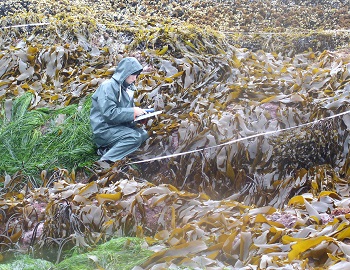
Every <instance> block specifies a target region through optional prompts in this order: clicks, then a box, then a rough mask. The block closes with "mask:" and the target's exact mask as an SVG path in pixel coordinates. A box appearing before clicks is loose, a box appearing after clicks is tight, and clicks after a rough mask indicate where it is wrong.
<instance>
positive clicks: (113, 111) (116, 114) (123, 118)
mask: <svg viewBox="0 0 350 270" xmlns="http://www.w3.org/2000/svg"><path fill="white" fill-rule="evenodd" d="M111 90H112V89H111V87H110V85H109V86H108V85H101V86H100V90H99V93H98V96H97V97H98V99H97V104H98V107H99V110H100V112H101V115H102V117H103V119H104V121H106V122H107V123H108V124H114V125H119V124H125V123H130V122H132V121H133V120H134V108H133V107H127V105H128V103H127V102H125V99H123V98H122V99H121V102H118V99H117V96H116V95H115V92H114V91H111ZM122 92H123V91H122Z"/></svg>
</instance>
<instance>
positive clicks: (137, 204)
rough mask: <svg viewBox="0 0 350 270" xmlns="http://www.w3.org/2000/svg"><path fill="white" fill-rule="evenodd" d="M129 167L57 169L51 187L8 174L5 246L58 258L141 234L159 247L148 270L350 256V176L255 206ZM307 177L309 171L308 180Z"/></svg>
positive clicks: (330, 261) (334, 261) (319, 261)
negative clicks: (349, 184)
mask: <svg viewBox="0 0 350 270" xmlns="http://www.w3.org/2000/svg"><path fill="white" fill-rule="evenodd" d="M118 167H119V168H123V167H124V169H123V170H124V171H123V170H121V169H118ZM130 170H132V169H131V168H130V169H129V172H128V175H131V174H132V171H130ZM317 170H318V172H319V173H320V172H321V171H322V170H323V171H324V172H328V173H330V170H329V168H322V167H319V168H318V169H317ZM125 172H127V167H125V164H119V166H114V167H113V168H112V169H111V170H109V171H107V172H101V173H99V179H98V180H97V181H92V182H90V183H87V184H82V183H77V182H76V181H75V180H74V177H73V175H72V174H71V173H69V172H68V171H65V170H58V171H57V172H56V173H55V181H54V182H51V181H50V179H46V178H45V176H43V180H44V182H45V183H46V184H45V185H43V186H41V187H36V188H34V187H33V186H32V185H31V183H30V182H28V183H27V185H24V186H22V187H21V188H19V187H16V181H15V180H10V179H7V180H6V181H7V183H6V186H5V188H6V189H11V190H12V193H11V194H10V193H8V192H7V193H6V194H5V193H2V195H1V201H0V204H1V208H2V213H1V216H2V217H3V219H4V220H6V223H5V224H6V226H5V227H3V228H2V233H3V235H2V237H3V238H4V239H8V244H6V245H5V244H4V245H3V246H2V250H4V248H5V246H6V247H7V246H9V245H10V244H17V245H20V246H22V247H28V245H30V246H31V247H33V248H35V250H42V252H44V253H45V252H46V254H44V253H43V255H42V256H44V257H45V256H48V255H49V254H47V252H48V251H49V250H56V252H55V253H53V254H51V256H52V255H54V256H55V257H54V258H53V259H55V260H56V259H57V257H56V256H58V259H59V257H60V256H61V255H62V254H61V252H62V248H64V246H65V245H66V247H68V246H71V244H72V243H75V245H77V246H80V247H86V246H93V245H94V243H97V242H98V241H101V240H102V239H108V238H109V237H112V236H122V235H137V236H139V237H142V238H144V240H145V241H146V243H147V244H148V247H149V249H151V250H158V251H157V252H155V253H154V255H152V256H151V257H150V258H149V259H148V260H147V261H146V262H145V263H144V264H143V265H142V267H143V268H145V269H150V268H151V267H153V266H158V267H168V266H170V265H181V266H182V267H202V268H203V267H204V266H205V267H229V268H230V267H233V266H234V267H238V268H240V267H243V266H244V265H245V266H248V265H251V266H252V265H258V266H259V267H261V268H266V267H268V266H271V267H282V266H283V267H287V266H288V265H290V266H293V265H300V264H302V265H303V268H309V267H318V266H322V267H329V266H332V265H340V264H341V263H344V262H343V261H342V260H340V258H342V257H343V256H347V255H348V248H347V243H346V241H345V239H346V238H347V237H348V234H349V233H348V230H347V225H348V223H349V222H348V220H347V215H348V213H349V211H350V210H349V207H348V200H347V199H346V198H344V199H342V196H344V195H345V194H348V193H349V190H348V188H347V191H346V190H345V189H344V186H343V184H344V182H343V183H342V182H341V181H339V182H335V183H333V189H335V190H339V192H336V191H321V192H316V194H315V195H313V194H311V193H304V194H303V195H298V196H295V197H292V198H291V199H290V200H289V202H288V205H287V206H285V207H284V209H283V210H281V209H280V210H279V209H277V208H274V207H272V206H264V207H258V208H257V207H253V206H247V205H245V204H243V203H239V202H238V201H236V200H234V199H233V198H227V199H224V200H221V201H217V200H212V199H210V198H209V197H208V196H207V195H205V194H203V193H202V194H195V193H188V192H186V191H180V190H178V189H177V188H176V187H174V186H172V185H169V184H168V185H165V184H161V185H153V184H151V183H149V182H136V181H135V180H133V179H132V177H131V178H125V177H122V175H123V173H125ZM124 175H125V174H124ZM18 177H23V176H20V175H18ZM115 177H117V178H118V179H119V180H118V181H115ZM304 178H305V175H300V180H301V181H303V179H304ZM339 180H340V179H339ZM313 186H314V187H315V185H314V184H313ZM314 190H315V189H314ZM14 213H16V218H14ZM9 217H11V218H9ZM22 230H23V231H24V230H25V231H26V238H27V239H25V238H24V237H23V235H22V236H21V233H22V232H23V231H22ZM30 238H31V241H29V240H28V239H30ZM24 240H26V241H27V242H23V241H24ZM55 246H56V248H55ZM48 247H50V248H49V249H48ZM37 254H40V253H37ZM320 254H325V256H320ZM327 254H328V255H327ZM46 258H47V257H46ZM306 258H308V259H307V260H305V259H306Z"/></svg>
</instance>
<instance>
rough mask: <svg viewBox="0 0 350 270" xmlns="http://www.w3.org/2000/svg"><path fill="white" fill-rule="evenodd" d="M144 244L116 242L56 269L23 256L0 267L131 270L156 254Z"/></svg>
mask: <svg viewBox="0 0 350 270" xmlns="http://www.w3.org/2000/svg"><path fill="white" fill-rule="evenodd" d="M143 244H144V240H142V239H140V238H135V237H121V238H115V239H111V240H110V241H108V242H106V243H104V244H101V245H99V246H98V247H97V248H96V249H94V250H92V251H90V252H87V253H81V254H73V255H72V256H71V257H68V258H66V259H64V260H63V261H61V262H60V263H58V264H56V265H55V264H53V263H51V262H49V261H45V260H42V259H34V258H32V257H30V256H28V255H21V256H17V257H15V259H14V260H13V261H11V262H8V263H6V264H0V270H48V269H52V270H94V269H108V270H114V269H118V270H128V269H132V268H133V267H135V266H137V265H141V264H142V263H143V262H144V261H145V260H146V259H147V258H149V256H151V255H152V254H153V252H152V251H150V250H147V249H145V248H144V247H143Z"/></svg>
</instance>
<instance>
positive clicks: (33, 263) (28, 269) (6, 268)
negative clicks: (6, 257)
mask: <svg viewBox="0 0 350 270" xmlns="http://www.w3.org/2000/svg"><path fill="white" fill-rule="evenodd" d="M53 266H54V264H53V263H51V262H48V261H45V260H41V259H33V258H31V257H30V256H28V255H22V256H18V257H17V258H16V259H15V260H14V261H12V262H9V263H6V264H0V270H47V269H52V267H53Z"/></svg>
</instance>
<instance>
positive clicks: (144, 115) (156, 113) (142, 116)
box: [134, 111, 163, 122]
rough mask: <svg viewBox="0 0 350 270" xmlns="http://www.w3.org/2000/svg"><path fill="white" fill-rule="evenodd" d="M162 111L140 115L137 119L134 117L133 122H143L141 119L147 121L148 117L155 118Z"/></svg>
mask: <svg viewBox="0 0 350 270" xmlns="http://www.w3.org/2000/svg"><path fill="white" fill-rule="evenodd" d="M162 112H163V111H155V112H150V113H145V114H141V115H139V116H138V117H136V118H135V119H134V121H135V122H137V121H140V120H143V119H147V118H149V117H153V116H156V115H158V114H161V113H162Z"/></svg>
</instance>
